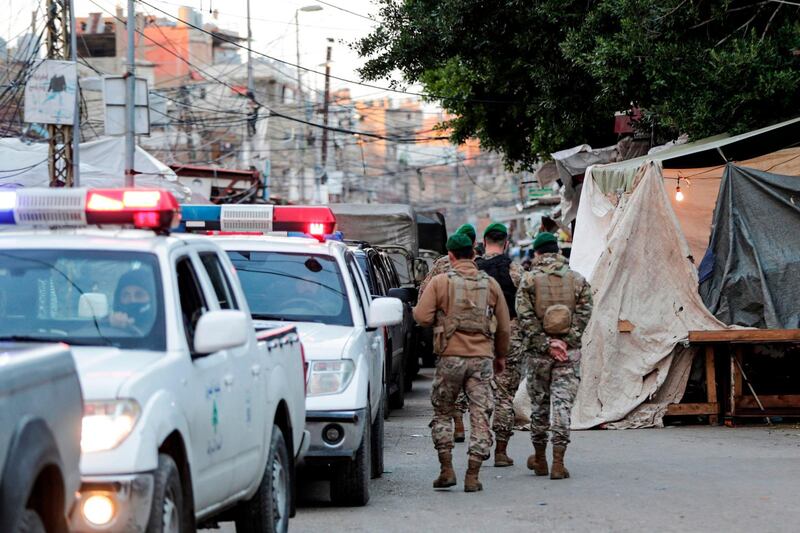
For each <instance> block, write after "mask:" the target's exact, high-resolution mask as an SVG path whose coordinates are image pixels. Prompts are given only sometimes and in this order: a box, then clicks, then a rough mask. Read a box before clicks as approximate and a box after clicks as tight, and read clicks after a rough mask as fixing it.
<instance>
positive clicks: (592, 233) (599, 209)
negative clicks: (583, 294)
mask: <svg viewBox="0 0 800 533" xmlns="http://www.w3.org/2000/svg"><path fill="white" fill-rule="evenodd" d="M592 168H593V167H589V168H587V169H586V177H585V178H584V180H583V188H582V189H581V197H580V202H579V204H578V216H577V219H576V220H575V234H574V235H573V238H572V250H571V252H570V256H569V266H570V268H572V270H575V271H576V272H578V273H580V274H581V275H582V276H583V277H584V278H586V280H587V281H589V283H590V284H591V282H592V273H593V272H594V266H595V265H596V264H597V261H598V260H599V259H600V255H601V254H602V253H603V249H604V248H605V243H606V235H607V234H608V229H609V228H610V227H611V217H612V215H613V214H614V204H612V203H611V200H609V199H608V198H607V197H606V196H605V195H604V194H603V192H602V191H601V190H600V188H599V187H598V186H597V183H595V181H594V179H593V178H592Z"/></svg>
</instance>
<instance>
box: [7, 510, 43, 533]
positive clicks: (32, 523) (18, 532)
mask: <svg viewBox="0 0 800 533" xmlns="http://www.w3.org/2000/svg"><path fill="white" fill-rule="evenodd" d="M14 533H47V530H46V529H45V527H44V523H43V522H42V519H41V518H39V514H38V513H37V512H36V511H34V510H33V509H25V510H24V511H23V512H22V516H20V517H19V520H17V524H16V525H15V526H14Z"/></svg>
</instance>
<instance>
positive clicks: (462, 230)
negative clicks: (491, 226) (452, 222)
mask: <svg viewBox="0 0 800 533" xmlns="http://www.w3.org/2000/svg"><path fill="white" fill-rule="evenodd" d="M455 234H456V235H466V236H467V237H469V240H471V241H472V242H473V243H474V242H475V239H476V238H477V234H476V233H475V228H474V227H473V226H472V224H463V225H461V226H459V228H458V229H457V230H456V233H455ZM470 244H472V243H470Z"/></svg>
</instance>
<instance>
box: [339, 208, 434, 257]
mask: <svg viewBox="0 0 800 533" xmlns="http://www.w3.org/2000/svg"><path fill="white" fill-rule="evenodd" d="M329 207H330V208H331V209H332V210H333V214H334V215H336V227H337V229H339V231H341V232H342V233H344V237H345V239H350V240H356V241H366V242H368V243H370V244H372V245H373V246H390V245H396V246H402V247H403V248H405V249H406V250H408V251H409V252H411V253H412V254H413V255H414V257H416V256H417V255H418V253H419V241H418V235H417V218H416V214H415V213H414V210H413V209H412V208H411V206H408V205H404V204H330V205H329Z"/></svg>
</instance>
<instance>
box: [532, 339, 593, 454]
mask: <svg viewBox="0 0 800 533" xmlns="http://www.w3.org/2000/svg"><path fill="white" fill-rule="evenodd" d="M577 353H578V354H580V352H577ZM578 357H579V356H578ZM526 377H527V378H528V394H529V395H530V397H531V441H533V444H534V445H536V444H547V431H548V429H549V430H550V432H551V433H552V441H553V445H554V446H566V445H567V444H569V425H570V414H571V411H572V404H573V403H574V402H575V396H576V395H577V394H578V385H579V384H580V380H581V379H580V360H574V361H566V362H563V363H562V362H558V361H556V360H555V359H553V358H552V357H551V356H550V355H549V354H545V355H539V354H531V355H530V356H529V357H528V370H527V376H526ZM551 403H552V424H551V423H550V418H551V417H550V414H551Z"/></svg>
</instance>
